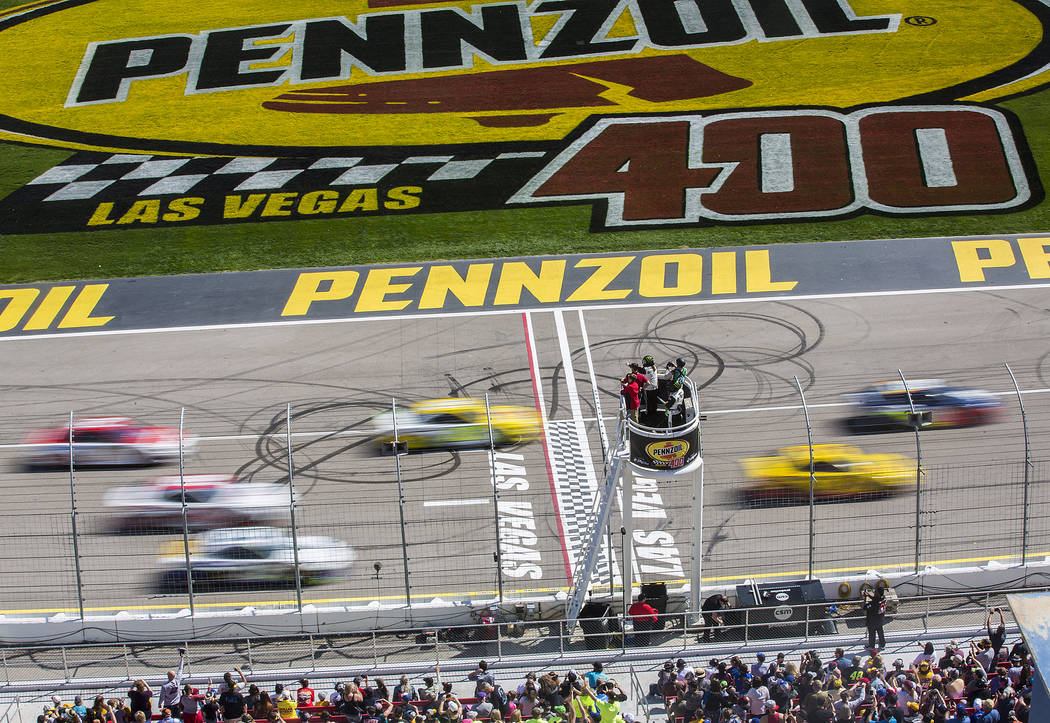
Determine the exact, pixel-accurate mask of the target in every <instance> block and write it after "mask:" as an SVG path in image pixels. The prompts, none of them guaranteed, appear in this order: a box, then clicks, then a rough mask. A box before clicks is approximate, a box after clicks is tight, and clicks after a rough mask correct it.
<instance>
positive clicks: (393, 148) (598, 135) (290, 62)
mask: <svg viewBox="0 0 1050 723" xmlns="http://www.w3.org/2000/svg"><path fill="white" fill-rule="evenodd" d="M1048 16H1050V12H1048V8H1047V7H1046V5H1044V4H1043V3H1040V2H1035V1H1034V0H1023V1H1022V0H987V1H986V2H981V3H979V4H978V3H965V2H963V3H960V2H957V1H956V0H921V1H920V0H761V1H759V0H535V1H534V2H526V1H524V0H521V1H519V2H495V1H494V2H483V1H480V0H479V1H477V2H455V3H447V2H421V1H420V0H345V1H343V2H331V1H330V0H329V1H328V2H322V1H320V0H302V1H301V2H297V3H294V4H291V5H289V4H287V3H248V2H234V1H231V2H225V3H217V2H213V3H184V2H178V3H176V2H172V1H171V0H150V1H149V2H146V1H144V0H59V1H57V2H47V1H46V0H45V1H43V2H37V3H34V4H31V5H26V6H22V7H21V8H16V9H14V10H10V11H7V12H6V13H3V14H0V64H2V65H3V72H2V73H0V92H2V97H3V98H4V104H3V107H2V109H3V115H2V116H0V130H2V133H0V139H4V140H9V141H21V142H28V143H34V144H46V145H53V146H57V147H61V148H69V149H73V150H76V151H77V153H75V154H74V155H72V156H71V157H70V158H68V159H67V160H65V161H63V162H62V163H61V164H59V165H57V166H55V167H54V168H51V169H49V170H47V171H45V172H44V173H42V174H41V175H39V176H38V177H36V178H34V179H32V180H31V181H30V182H29V183H28V184H26V185H25V186H24V187H23V188H21V189H19V190H18V191H16V192H14V193H13V194H11V195H10V196H9V197H8V198H6V199H4V200H3V201H2V202H0V210H2V212H3V213H4V215H5V219H6V220H7V222H8V223H7V230H8V231H9V232H48V231H61V230H76V229H81V230H83V229H106V228H108V229H112V228H142V227H164V226H167V227H178V226H184V225H190V224H202V223H207V224H214V223H232V222H248V221H252V222H254V221H267V220H275V221H282V220H283V221H287V220H291V219H317V218H325V217H349V216H366V215H383V214H388V215H393V214H407V213H435V212H444V211H465V210H484V209H492V210H498V209H504V208H521V207H526V206H542V205H551V204H577V205H579V204H590V205H591V206H592V208H593V213H592V222H591V226H592V228H593V229H594V230H616V229H629V228H653V227H661V226H670V225H677V226H681V225H695V226H699V225H719V224H749V223H763V222H772V221H783V220H819V219H836V218H842V217H847V216H852V215H857V214H863V213H874V214H884V215H890V216H893V215H926V214H945V213H966V214H971V213H975V212H1008V211H1014V210H1018V209H1022V208H1026V207H1028V206H1031V205H1032V204H1034V203H1036V202H1038V201H1040V200H1041V199H1042V190H1041V187H1040V184H1039V181H1038V177H1037V175H1036V172H1035V169H1034V168H1032V161H1031V158H1030V154H1029V152H1028V149H1027V145H1026V141H1025V138H1024V134H1023V131H1022V129H1021V128H1020V126H1019V124H1018V123H1017V122H1016V120H1015V119H1014V118H1013V116H1012V115H1011V114H1010V113H1009V112H1008V111H1006V110H1004V109H1003V108H1001V107H998V106H995V105H994V103H995V102H997V101H1000V100H1002V99H1004V98H1007V97H1011V96H1015V95H1018V94H1022V93H1026V92H1029V91H1032V90H1035V89H1037V88H1039V87H1041V86H1042V85H1043V84H1044V83H1045V82H1046V77H1045V75H1046V70H1047V56H1048V54H1047V52H1046V51H1047V47H1046V42H1047V41H1046V40H1044V37H1046V36H1047V34H1046V33H1045V26H1046V23H1047V18H1048Z"/></svg>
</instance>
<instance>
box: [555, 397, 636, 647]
mask: <svg viewBox="0 0 1050 723" xmlns="http://www.w3.org/2000/svg"><path fill="white" fill-rule="evenodd" d="M629 443H630V442H629V437H628V434H627V422H626V415H625V412H624V411H623V409H622V405H621V413H620V418H619V424H618V431H617V436H616V444H615V445H614V446H613V447H612V448H610V449H609V453H608V455H607V456H606V460H605V462H606V464H605V467H606V470H607V472H606V475H605V484H604V485H603V486H602V488H601V489H600V490H599V494H598V496H597V498H596V500H595V506H594V514H593V515H591V518H590V521H589V523H588V526H587V529H585V530H584V531H583V533H582V534H581V535H580V539H581V540H587V541H588V542H587V547H586V548H584V549H583V550H581V554H580V556H579V557H578V558H577V559H576V561H575V562H576V564H575V566H574V568H573V573H572V586H571V587H570V588H569V604H568V606H567V608H566V610H565V620H566V624H567V626H568V628H569V629H572V627H573V626H574V625H575V624H576V618H577V616H579V614H580V610H581V609H582V608H583V604H584V601H585V600H586V598H587V590H588V588H589V587H590V585H591V575H592V573H593V572H594V568H595V566H596V564H597V562H598V556H599V555H600V554H601V548H602V535H603V533H604V531H605V528H606V526H607V525H608V524H609V516H610V514H611V513H612V506H613V500H615V499H616V486H617V485H618V484H619V482H620V471H621V469H622V468H623V465H624V464H626V462H627V458H628V445H629ZM609 564H610V574H612V569H611V565H612V560H610V561H609Z"/></svg>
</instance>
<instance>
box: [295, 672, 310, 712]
mask: <svg viewBox="0 0 1050 723" xmlns="http://www.w3.org/2000/svg"><path fill="white" fill-rule="evenodd" d="M295 701H296V704H297V706H298V707H299V708H302V707H303V706H304V705H306V706H309V705H313V704H314V691H313V688H311V687H310V681H309V680H307V679H306V678H300V679H299V690H297V691H295Z"/></svg>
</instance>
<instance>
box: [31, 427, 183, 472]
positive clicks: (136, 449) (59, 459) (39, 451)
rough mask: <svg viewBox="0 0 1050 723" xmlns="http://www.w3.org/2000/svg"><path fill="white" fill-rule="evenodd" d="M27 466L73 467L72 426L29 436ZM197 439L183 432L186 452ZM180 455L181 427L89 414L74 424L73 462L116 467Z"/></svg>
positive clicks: (40, 430) (166, 459) (74, 463)
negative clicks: (71, 454) (70, 436)
mask: <svg viewBox="0 0 1050 723" xmlns="http://www.w3.org/2000/svg"><path fill="white" fill-rule="evenodd" d="M25 444H26V445H29V448H28V449H27V450H26V452H25V454H24V455H23V457H22V462H23V464H24V465H25V466H26V467H30V468H34V467H69V425H68V424H67V425H65V426H63V427H54V428H52V429H39V430H37V431H35V432H32V433H30V435H29V436H28V437H26V440H25ZM196 446H197V439H196V437H193V436H191V435H189V434H186V433H183V436H182V448H183V454H185V455H190V454H191V453H192V452H193V451H194V450H195V449H196ZM178 458H179V430H177V429H173V428H171V427H146V426H143V425H141V424H139V423H138V422H136V421H135V420H133V419H129V418H128V417H85V418H82V419H78V420H76V421H75V422H74V423H73V465H74V466H75V467H115V466H123V465H152V464H162V463H165V462H174V461H176V460H178Z"/></svg>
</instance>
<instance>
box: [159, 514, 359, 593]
mask: <svg viewBox="0 0 1050 723" xmlns="http://www.w3.org/2000/svg"><path fill="white" fill-rule="evenodd" d="M298 542H299V576H300V580H301V582H302V584H303V585H316V584H319V583H322V582H325V581H326V580H331V579H334V578H338V577H341V576H343V575H345V574H346V572H347V571H348V570H349V569H350V566H351V564H352V563H353V561H354V552H353V550H352V549H351V548H350V546H349V545H347V544H346V543H345V542H343V541H342V540H337V539H335V538H334V537H314V536H309V535H299V536H298ZM159 565H160V568H161V570H160V585H161V587H162V589H164V590H165V591H170V590H184V589H185V588H186V551H185V545H184V543H183V542H181V541H177V542H176V541H173V542H170V543H168V544H167V545H165V547H164V549H163V552H162V556H161V558H160V560H159ZM189 567H190V570H191V571H192V575H193V589H194V590H195V591H196V590H201V589H203V590H230V589H245V588H265V587H287V586H294V585H295V554H294V549H293V545H292V535H291V533H289V532H288V531H287V530H285V529H282V528H276V527H238V528H224V529H219V530H211V531H210V532H204V533H201V534H199V535H197V536H196V537H195V538H193V539H192V540H190V556H189Z"/></svg>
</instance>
